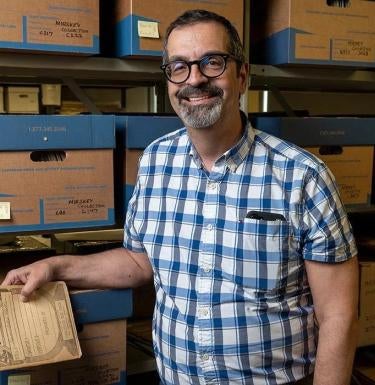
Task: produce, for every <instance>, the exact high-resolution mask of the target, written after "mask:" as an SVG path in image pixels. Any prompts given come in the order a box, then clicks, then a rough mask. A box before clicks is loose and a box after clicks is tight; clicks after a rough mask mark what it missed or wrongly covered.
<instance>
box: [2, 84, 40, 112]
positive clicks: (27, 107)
mask: <svg viewBox="0 0 375 385" xmlns="http://www.w3.org/2000/svg"><path fill="white" fill-rule="evenodd" d="M6 110H7V112H9V113H18V114H21V113H22V114H27V113H28V114H30V113H31V114H38V113H39V87H8V88H7V98H6Z"/></svg>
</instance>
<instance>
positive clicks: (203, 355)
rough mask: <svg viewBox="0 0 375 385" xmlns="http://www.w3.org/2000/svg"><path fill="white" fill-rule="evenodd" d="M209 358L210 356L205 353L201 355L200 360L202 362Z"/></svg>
mask: <svg viewBox="0 0 375 385" xmlns="http://www.w3.org/2000/svg"><path fill="white" fill-rule="evenodd" d="M209 358H210V356H209V355H208V354H207V353H205V354H202V360H203V361H207V360H208V359H209Z"/></svg>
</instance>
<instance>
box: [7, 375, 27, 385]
mask: <svg viewBox="0 0 375 385" xmlns="http://www.w3.org/2000/svg"><path fill="white" fill-rule="evenodd" d="M30 383H31V376H30V374H28V375H20V376H17V375H15V376H9V377H8V385H30Z"/></svg>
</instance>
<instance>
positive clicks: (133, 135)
mask: <svg viewBox="0 0 375 385" xmlns="http://www.w3.org/2000/svg"><path fill="white" fill-rule="evenodd" d="M183 126H184V124H183V123H182V121H181V120H180V118H179V117H177V116H176V115H152V114H150V115H118V116H116V131H117V132H120V133H122V134H123V137H122V143H120V145H122V146H125V147H126V148H138V149H144V148H146V147H147V146H148V145H149V144H150V143H151V142H152V141H154V140H155V139H157V138H159V137H160V136H163V135H165V134H168V133H170V132H172V131H175V130H177V129H179V128H181V127H183ZM120 140H121V139H120Z"/></svg>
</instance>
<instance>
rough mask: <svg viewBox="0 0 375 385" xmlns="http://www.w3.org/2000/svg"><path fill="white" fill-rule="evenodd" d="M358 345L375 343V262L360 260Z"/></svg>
mask: <svg viewBox="0 0 375 385" xmlns="http://www.w3.org/2000/svg"><path fill="white" fill-rule="evenodd" d="M359 265H360V300H359V339H358V346H367V345H374V344H375V306H374V304H375V262H362V261H361V262H360V264H359Z"/></svg>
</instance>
